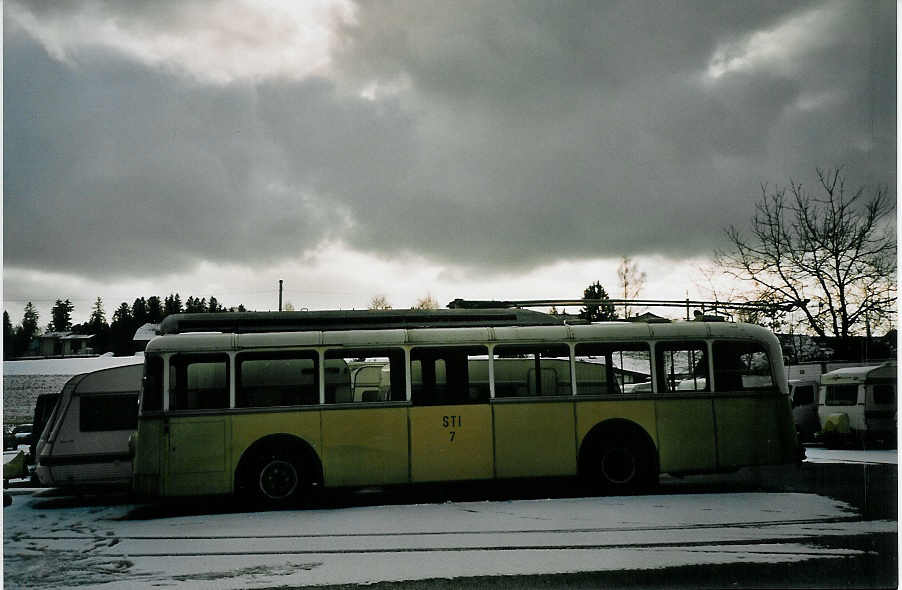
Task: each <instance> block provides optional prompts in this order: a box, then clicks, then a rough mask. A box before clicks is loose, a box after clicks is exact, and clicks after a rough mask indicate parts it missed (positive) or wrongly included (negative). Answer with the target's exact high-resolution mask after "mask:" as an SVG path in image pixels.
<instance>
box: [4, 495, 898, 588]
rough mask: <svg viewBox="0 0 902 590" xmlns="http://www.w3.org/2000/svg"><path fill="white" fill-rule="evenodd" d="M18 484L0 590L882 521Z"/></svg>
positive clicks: (692, 498) (496, 555)
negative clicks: (236, 507) (241, 509)
mask: <svg viewBox="0 0 902 590" xmlns="http://www.w3.org/2000/svg"><path fill="white" fill-rule="evenodd" d="M134 508H135V507H134V506H131V505H99V506H98V505H92V506H79V505H77V503H76V504H68V503H66V502H61V501H60V499H59V498H54V497H52V496H44V497H42V496H41V494H35V495H33V494H32V493H31V491H28V490H21V491H20V494H19V495H17V496H15V501H14V502H13V504H12V506H10V507H7V508H5V509H4V526H3V548H4V582H5V587H7V588H82V589H84V588H95V587H96V588H111V587H117V588H118V587H128V588H148V589H150V588H155V587H159V586H167V587H185V588H188V587H190V588H210V589H213V588H216V589H220V588H254V587H271V586H283V585H287V586H305V585H322V584H338V583H372V582H377V581H393V580H422V579H428V578H455V577H466V576H482V575H491V576H503V575H516V574H550V573H564V572H580V571H603V570H622V569H649V568H664V567H670V566H679V565H704V564H725V563H776V562H800V561H805V560H809V559H813V558H841V557H848V556H849V555H851V554H853V553H855V552H856V550H854V549H837V548H835V547H834V548H828V547H826V546H825V545H824V544H823V543H822V542H820V541H822V540H823V539H824V538H828V537H834V536H848V535H860V534H872V533H894V532H895V531H896V522H895V521H890V520H877V521H865V520H862V519H861V518H860V517H859V515H858V514H857V513H856V512H855V510H854V509H853V508H852V507H851V506H849V505H847V504H845V503H843V502H840V501H837V500H832V499H829V498H826V497H823V496H818V495H814V494H794V493H710V494H683V495H652V496H634V497H608V498H558V499H550V500H512V501H503V502H498V501H485V502H448V503H444V504H422V505H398V506H357V507H349V508H347V507H345V508H330V509H310V510H292V511H280V512H261V513H231V514H200V515H191V516H176V517H161V518H153V519H147V520H127V519H126V520H124V518H127V515H128V514H129V512H130V511H131V510H133V509H134Z"/></svg>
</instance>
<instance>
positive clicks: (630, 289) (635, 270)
mask: <svg viewBox="0 0 902 590" xmlns="http://www.w3.org/2000/svg"><path fill="white" fill-rule="evenodd" d="M617 278H618V279H619V280H620V287H621V289H623V298H624V299H635V298H636V297H638V296H639V292H640V291H642V287H644V286H645V273H644V272H639V266H638V265H637V264H636V263H635V262H633V261H632V259H630V257H629V256H624V257H623V259H622V260H621V261H620V266H618V267H617ZM623 317H624V318H628V317H630V307H629V304H628V303H624V304H623Z"/></svg>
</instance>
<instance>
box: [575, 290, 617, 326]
mask: <svg viewBox="0 0 902 590" xmlns="http://www.w3.org/2000/svg"><path fill="white" fill-rule="evenodd" d="M583 299H603V300H606V299H610V297H608V293H607V291H605V290H604V287H602V286H601V283H599V282H598V281H595V282H594V283H592V284H591V285H589V286H588V287H586V289H585V290H584V291H583ZM579 317H581V318H582V319H584V320H588V321H590V322H603V321H607V320H616V319H617V311H616V310H615V309H614V305H613V304H612V303H609V302H603V303H602V304H601V305H586V307H584V308H582V309H581V310H580V312H579Z"/></svg>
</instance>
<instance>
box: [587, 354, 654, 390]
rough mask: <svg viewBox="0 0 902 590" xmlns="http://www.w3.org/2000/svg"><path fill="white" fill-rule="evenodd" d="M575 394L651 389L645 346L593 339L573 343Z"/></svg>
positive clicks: (648, 361)
mask: <svg viewBox="0 0 902 590" xmlns="http://www.w3.org/2000/svg"><path fill="white" fill-rule="evenodd" d="M575 360H576V393H577V395H608V394H616V393H640V392H650V391H651V390H652V388H651V353H650V352H649V349H648V345H647V344H644V343H641V342H637V343H617V344H607V343H603V342H592V343H587V344H577V345H576V358H575Z"/></svg>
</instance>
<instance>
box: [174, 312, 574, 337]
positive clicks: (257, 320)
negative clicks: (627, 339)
mask: <svg viewBox="0 0 902 590" xmlns="http://www.w3.org/2000/svg"><path fill="white" fill-rule="evenodd" d="M563 324H564V320H563V319H561V318H557V317H555V316H553V315H549V314H546V313H540V312H537V311H531V310H527V309H478V310H474V309H434V310H393V309H389V310H351V311H342V310H331V311H264V312H223V313H179V314H174V315H170V316H167V317H166V318H165V319H164V320H163V323H162V324H160V334H182V333H185V332H222V333H231V334H244V333H254V332H326V331H337V330H385V329H392V328H402V329H408V328H439V327H451V326H453V327H466V326H472V327H477V326H479V327H482V326H554V325H563Z"/></svg>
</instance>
